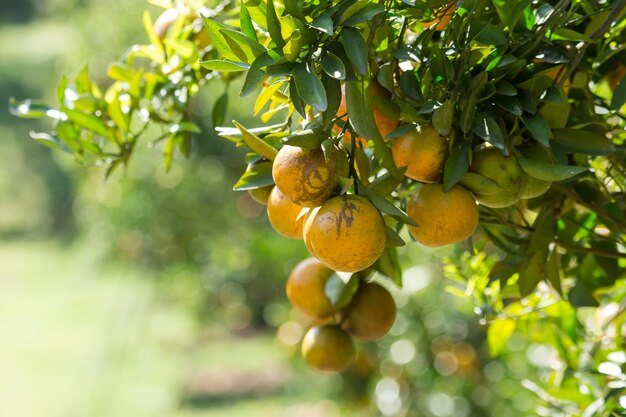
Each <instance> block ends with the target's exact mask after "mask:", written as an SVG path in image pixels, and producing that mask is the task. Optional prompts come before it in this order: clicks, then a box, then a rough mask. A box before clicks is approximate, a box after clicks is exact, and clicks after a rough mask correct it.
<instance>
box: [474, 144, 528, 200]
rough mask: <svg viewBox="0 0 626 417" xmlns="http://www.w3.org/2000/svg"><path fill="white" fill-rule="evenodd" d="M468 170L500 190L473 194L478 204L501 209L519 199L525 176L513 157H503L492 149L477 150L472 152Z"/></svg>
mask: <svg viewBox="0 0 626 417" xmlns="http://www.w3.org/2000/svg"><path fill="white" fill-rule="evenodd" d="M469 170H470V171H471V172H474V173H476V174H480V175H482V176H484V177H487V178H489V179H490V180H492V181H494V182H495V183H496V184H498V185H499V186H500V187H501V188H502V191H499V192H497V193H495V194H481V193H480V192H475V193H474V195H475V196H476V200H478V202H479V203H480V204H482V205H484V206H487V207H494V208H501V207H509V206H511V205H513V204H515V203H516V202H517V201H518V200H519V199H520V194H521V189H522V185H523V183H524V176H525V174H524V171H522V168H521V167H520V166H519V164H518V163H517V158H515V157H514V156H508V157H507V156H504V155H502V153H501V152H500V151H499V150H498V149H496V148H494V147H483V148H479V149H478V150H476V151H475V152H474V160H473V161H472V165H471V166H470V168H469Z"/></svg>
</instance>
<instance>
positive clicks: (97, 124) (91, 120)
mask: <svg viewBox="0 0 626 417" xmlns="http://www.w3.org/2000/svg"><path fill="white" fill-rule="evenodd" d="M63 113H65V114H66V115H67V117H69V119H70V120H71V121H73V122H74V123H76V124H77V125H79V126H81V127H83V128H85V129H88V130H91V131H92V132H94V133H95V134H96V135H99V136H102V137H103V138H105V139H109V140H110V139H111V131H110V130H109V128H108V127H107V126H106V124H105V123H104V121H103V120H102V119H100V118H99V117H97V116H94V115H92V114H87V113H81V112H78V111H76V110H72V109H63Z"/></svg>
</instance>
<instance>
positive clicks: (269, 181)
mask: <svg viewBox="0 0 626 417" xmlns="http://www.w3.org/2000/svg"><path fill="white" fill-rule="evenodd" d="M273 184H274V179H273V178H272V163H271V162H260V163H258V164H255V165H253V166H251V167H249V168H248V169H247V170H246V172H244V174H243V175H242V176H241V178H239V180H238V181H237V183H236V184H235V185H234V186H233V190H234V191H244V190H254V189H256V188H262V187H267V186H269V185H273Z"/></svg>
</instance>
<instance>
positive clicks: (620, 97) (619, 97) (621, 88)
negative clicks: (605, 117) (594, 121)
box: [611, 77, 626, 111]
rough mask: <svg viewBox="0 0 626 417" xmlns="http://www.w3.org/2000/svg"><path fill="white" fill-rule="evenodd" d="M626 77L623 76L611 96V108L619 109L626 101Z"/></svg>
mask: <svg viewBox="0 0 626 417" xmlns="http://www.w3.org/2000/svg"><path fill="white" fill-rule="evenodd" d="M624 80H626V77H623V78H622V79H621V80H620V82H619V84H618V85H617V87H615V91H614V92H613V97H611V110H613V111H618V110H619V109H621V108H622V106H623V105H624V103H626V81H624Z"/></svg>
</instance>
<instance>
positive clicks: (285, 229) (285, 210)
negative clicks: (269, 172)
mask: <svg viewBox="0 0 626 417" xmlns="http://www.w3.org/2000/svg"><path fill="white" fill-rule="evenodd" d="M302 209H303V207H301V206H299V205H297V204H295V203H294V202H293V201H291V200H290V199H289V198H287V196H285V195H284V194H283V193H282V192H281V191H280V189H279V188H278V187H274V189H273V190H272V192H271V193H270V196H269V199H268V200H267V217H268V219H269V221H270V224H271V225H272V227H273V228H274V230H276V231H277V232H278V233H279V234H281V235H283V236H285V237H289V238H292V239H302V226H303V225H304V218H305V216H304V213H303V215H300V213H301V211H302Z"/></svg>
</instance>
